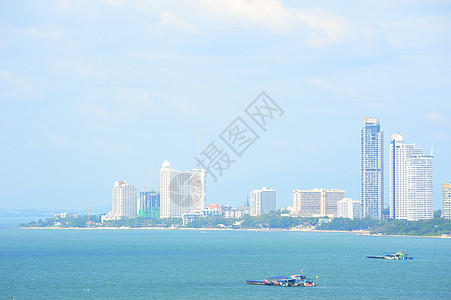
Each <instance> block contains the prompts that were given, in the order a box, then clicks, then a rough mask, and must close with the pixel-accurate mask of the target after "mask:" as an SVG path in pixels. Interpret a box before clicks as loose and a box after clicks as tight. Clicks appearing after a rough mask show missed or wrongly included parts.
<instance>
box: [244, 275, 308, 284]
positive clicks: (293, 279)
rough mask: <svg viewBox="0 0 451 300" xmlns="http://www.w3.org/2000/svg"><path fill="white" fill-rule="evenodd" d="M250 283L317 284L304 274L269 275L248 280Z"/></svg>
mask: <svg viewBox="0 0 451 300" xmlns="http://www.w3.org/2000/svg"><path fill="white" fill-rule="evenodd" d="M247 283H248V284H254V285H274V286H285V287H288V286H293V287H304V286H316V283H315V282H313V281H312V280H310V279H308V278H307V277H306V276H304V275H291V276H275V277H268V278H266V279H265V280H247Z"/></svg>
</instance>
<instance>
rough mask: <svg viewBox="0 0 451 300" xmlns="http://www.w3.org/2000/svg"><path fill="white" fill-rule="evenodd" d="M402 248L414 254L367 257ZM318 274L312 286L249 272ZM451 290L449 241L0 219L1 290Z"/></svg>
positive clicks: (296, 295) (67, 293) (297, 294)
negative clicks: (274, 282)
mask: <svg viewBox="0 0 451 300" xmlns="http://www.w3.org/2000/svg"><path fill="white" fill-rule="evenodd" d="M397 250H405V251H406V252H407V253H409V254H410V255H412V256H414V258H415V259H414V260H412V261H386V260H374V259H367V258H366V255H377V254H381V253H386V252H391V251H397ZM300 269H302V270H304V273H306V274H307V275H311V277H316V275H318V277H319V278H318V279H315V280H316V281H317V283H318V285H319V286H318V287H315V288H281V287H269V286H252V285H248V284H246V280H247V279H263V278H265V277H269V276H275V275H291V274H294V273H298V272H299V270H300ZM13 297H14V298H15V299H275V298H280V299H300V298H302V299H337V298H340V299H451V240H450V239H433V238H416V237H411V238H410V237H383V236H381V237H368V236H356V235H353V234H346V233H304V232H253V231H205V233H202V232H199V231H188V230H132V229H130V230H46V229H42V230H41V229H36V230H25V229H12V228H0V299H12V298H13Z"/></svg>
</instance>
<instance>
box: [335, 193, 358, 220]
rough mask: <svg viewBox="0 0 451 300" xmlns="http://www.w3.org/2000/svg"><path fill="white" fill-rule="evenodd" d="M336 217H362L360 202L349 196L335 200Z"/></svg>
mask: <svg viewBox="0 0 451 300" xmlns="http://www.w3.org/2000/svg"><path fill="white" fill-rule="evenodd" d="M337 218H349V219H352V220H354V219H360V218H362V203H361V202H360V201H358V200H352V199H351V198H343V199H341V200H340V201H338V202H337Z"/></svg>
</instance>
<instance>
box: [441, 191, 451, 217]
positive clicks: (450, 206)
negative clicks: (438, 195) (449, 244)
mask: <svg viewBox="0 0 451 300" xmlns="http://www.w3.org/2000/svg"><path fill="white" fill-rule="evenodd" d="M442 211H443V218H444V219H447V220H451V183H444V184H442Z"/></svg>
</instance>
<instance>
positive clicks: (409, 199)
mask: <svg viewBox="0 0 451 300" xmlns="http://www.w3.org/2000/svg"><path fill="white" fill-rule="evenodd" d="M433 201H434V198H433V155H432V154H431V155H423V149H422V148H417V147H416V146H415V144H404V136H403V135H402V134H393V135H392V138H391V143H390V218H394V219H400V220H409V221H417V220H425V219H431V218H433Z"/></svg>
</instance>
